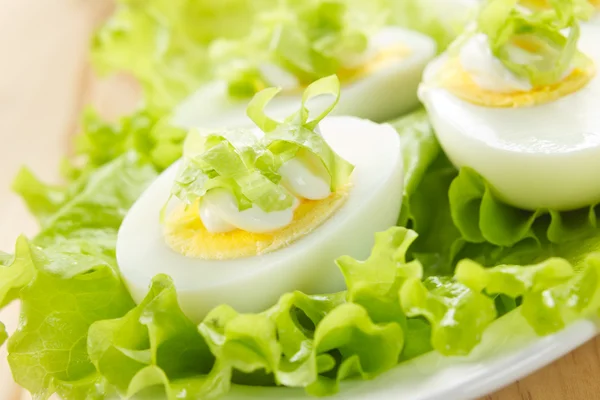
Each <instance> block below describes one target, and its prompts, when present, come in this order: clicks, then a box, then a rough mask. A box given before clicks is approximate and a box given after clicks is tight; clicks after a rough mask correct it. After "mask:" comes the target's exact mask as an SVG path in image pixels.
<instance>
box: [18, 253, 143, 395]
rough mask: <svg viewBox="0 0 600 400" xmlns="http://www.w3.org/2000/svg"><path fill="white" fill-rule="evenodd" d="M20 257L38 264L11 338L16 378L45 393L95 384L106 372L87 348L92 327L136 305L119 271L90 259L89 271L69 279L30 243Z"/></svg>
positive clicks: (24, 292)
mask: <svg viewBox="0 0 600 400" xmlns="http://www.w3.org/2000/svg"><path fill="white" fill-rule="evenodd" d="M66 257H68V256H65V258H66ZM15 258H16V259H21V260H24V261H23V262H27V263H29V264H32V265H34V266H35V274H34V277H33V278H32V280H31V282H28V284H27V286H25V287H24V288H22V289H21V290H20V293H19V296H20V299H21V313H22V318H21V324H20V325H19V327H18V329H17V331H16V332H15V333H14V334H13V335H12V336H11V337H10V339H9V341H8V352H9V355H8V361H9V364H10V366H11V370H12V373H13V377H14V379H15V381H16V382H17V383H18V384H20V385H21V386H23V387H25V388H26V389H27V390H29V391H30V392H31V393H32V394H33V395H34V396H36V397H40V398H47V397H48V396H49V395H51V394H52V393H54V392H55V391H56V390H58V388H60V387H64V386H65V385H76V386H78V390H87V389H84V388H82V384H83V383H82V382H84V383H85V386H87V387H88V389H91V387H92V386H93V385H94V383H95V381H96V380H97V379H99V378H100V376H98V375H97V374H96V370H95V368H94V366H93V365H92V364H91V362H90V361H89V358H88V353H87V350H86V338H87V331H88V328H89V326H90V325H91V324H92V323H93V322H94V321H97V320H102V319H106V318H115V317H117V316H120V315H122V314H124V313H125V312H126V311H127V310H128V309H129V308H131V307H132V306H133V301H132V300H131V297H130V296H129V293H128V292H127V290H126V289H125V287H124V285H123V283H122V282H121V279H120V277H119V274H118V272H117V271H116V269H115V268H114V266H108V265H105V263H104V262H103V261H100V262H98V263H97V264H96V263H94V262H93V261H92V260H91V259H90V260H89V263H88V264H87V265H86V267H87V268H86V270H85V271H82V272H81V273H80V274H77V275H75V276H73V277H70V278H64V277H62V276H60V275H55V274H53V273H52V272H51V271H48V270H47V267H48V261H49V260H48V258H47V257H46V256H45V255H44V254H43V251H41V250H39V249H37V248H35V247H32V246H31V245H26V244H24V245H23V247H21V248H17V254H16V256H15ZM62 261H63V262H68V260H66V259H63V260H62ZM71 262H73V261H71ZM78 268H79V269H83V268H82V267H81V266H78ZM80 381H82V382H80Z"/></svg>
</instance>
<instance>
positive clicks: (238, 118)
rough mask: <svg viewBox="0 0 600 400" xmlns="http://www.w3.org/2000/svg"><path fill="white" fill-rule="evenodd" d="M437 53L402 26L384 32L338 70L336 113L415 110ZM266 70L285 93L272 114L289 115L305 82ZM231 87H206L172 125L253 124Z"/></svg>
mask: <svg viewBox="0 0 600 400" xmlns="http://www.w3.org/2000/svg"><path fill="white" fill-rule="evenodd" d="M435 54H436V45H435V42H434V41H433V40H432V39H431V38H430V37H428V36H425V35H423V34H420V33H418V32H414V31H411V30H407V29H403V28H398V27H388V28H384V29H382V30H380V31H379V32H378V33H376V34H375V35H373V36H372V37H371V38H370V40H369V44H368V47H367V50H365V51H364V52H362V53H361V54H360V55H359V56H354V57H352V58H348V59H347V60H345V61H344V65H343V67H342V68H341V69H340V70H339V71H337V75H338V76H339V77H340V79H341V81H342V95H341V98H340V101H339V103H338V105H337V106H336V108H335V110H333V112H332V115H352V116H356V117H360V118H367V119H370V120H373V121H385V120H389V119H391V118H393V117H396V116H398V115H401V114H403V113H405V112H406V111H408V110H410V109H412V108H414V107H416V106H417V105H418V103H419V100H418V99H417V87H418V84H419V82H420V81H421V74H422V72H423V69H424V68H425V65H426V64H427V63H428V62H429V61H430V60H431V59H432V58H433V57H434V56H435ZM261 70H262V72H263V74H264V78H265V79H268V83H269V84H270V85H272V86H279V87H282V88H283V89H284V90H283V93H282V95H281V96H279V97H278V98H277V99H276V101H274V102H273V103H272V104H271V105H270V106H271V113H272V114H273V115H275V116H286V115H289V114H290V113H291V112H293V111H294V110H295V108H296V105H297V104H298V101H299V99H300V97H301V95H302V91H303V89H304V88H303V87H302V83H301V82H300V81H299V80H298V78H296V77H295V76H294V75H293V74H292V73H291V72H289V71H286V70H285V69H283V68H282V67H280V66H277V65H274V64H265V65H263V66H262V68H261ZM227 88H228V87H227V82H225V81H222V80H217V81H213V82H211V83H208V84H206V85H204V86H202V87H201V88H200V89H199V90H198V91H197V92H196V93H194V94H192V95H191V96H190V97H189V98H188V99H187V100H185V101H184V102H183V103H182V104H181V105H180V106H179V107H178V108H177V109H176V110H175V114H174V117H173V123H174V124H175V125H179V126H182V127H186V128H194V127H204V128H220V127H224V126H227V127H245V126H250V125H251V124H252V122H251V121H250V119H248V118H247V116H246V114H245V108H246V104H247V100H246V99H234V98H232V97H230V96H229V95H228V90H227Z"/></svg>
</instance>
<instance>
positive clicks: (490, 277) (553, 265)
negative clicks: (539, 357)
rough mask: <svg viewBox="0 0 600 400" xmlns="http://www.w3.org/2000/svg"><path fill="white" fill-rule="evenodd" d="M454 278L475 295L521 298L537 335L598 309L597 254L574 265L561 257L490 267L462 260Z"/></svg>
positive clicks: (599, 261)
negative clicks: (527, 263)
mask: <svg viewBox="0 0 600 400" xmlns="http://www.w3.org/2000/svg"><path fill="white" fill-rule="evenodd" d="M576 270H580V272H579V273H576ZM456 278H457V279H458V280H459V281H462V282H463V283H464V284H466V285H468V286H469V287H470V288H472V289H473V290H474V291H477V292H482V291H485V292H486V293H488V294H491V295H493V294H504V295H507V296H509V297H512V298H520V299H521V313H522V314H523V316H524V317H525V319H526V320H527V321H528V323H529V324H530V325H531V326H532V327H533V328H534V330H535V331H536V332H537V333H538V334H539V335H547V334H550V333H554V332H556V331H558V330H560V329H562V328H564V327H565V325H566V324H567V323H569V322H572V321H574V320H575V319H578V318H581V317H585V316H591V315H595V314H597V313H598V309H599V308H600V253H591V254H587V255H586V256H585V259H584V261H583V262H581V263H579V264H578V265H575V266H574V265H572V264H571V263H569V262H568V261H567V260H565V259H562V258H549V259H547V260H545V261H543V262H541V263H539V264H535V265H528V266H521V265H519V266H517V265H499V266H496V267H493V268H484V267H482V266H481V265H479V264H477V263H475V262H472V261H469V260H465V261H461V262H460V263H459V264H458V266H457V269H456Z"/></svg>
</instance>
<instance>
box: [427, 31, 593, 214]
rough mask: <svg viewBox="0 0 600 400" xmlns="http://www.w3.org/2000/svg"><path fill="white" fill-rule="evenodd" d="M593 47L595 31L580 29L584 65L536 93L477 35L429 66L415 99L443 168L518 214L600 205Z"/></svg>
mask: <svg viewBox="0 0 600 400" xmlns="http://www.w3.org/2000/svg"><path fill="white" fill-rule="evenodd" d="M599 43H600V26H596V25H592V24H585V25H582V26H581V37H580V39H579V44H578V47H579V50H580V51H581V53H582V54H584V55H585V56H586V60H585V62H583V63H579V64H576V65H572V66H571V68H569V69H568V70H567V71H566V72H565V74H564V76H563V77H562V79H561V80H560V81H559V82H557V83H555V84H552V85H544V86H540V87H533V86H532V85H531V84H530V82H529V81H527V80H524V79H522V78H520V77H517V76H515V75H513V74H512V72H511V71H509V70H507V69H506V68H505V67H504V65H503V64H502V63H501V62H500V61H499V60H498V59H496V58H495V57H494V56H493V55H492V53H491V51H490V49H489V48H488V46H487V38H486V37H485V35H484V34H482V33H477V34H475V35H473V36H471V37H470V38H469V39H468V40H467V41H466V42H465V43H464V44H463V45H462V47H461V48H460V50H459V51H454V52H451V53H446V54H443V55H442V56H440V57H439V58H438V59H436V60H435V61H434V62H432V63H431V64H430V65H429V66H428V67H427V69H426V71H425V74H424V80H423V83H422V85H421V87H420V92H419V94H420V98H421V100H422V101H423V103H424V104H425V106H426V108H427V110H428V112H429V115H430V117H431V121H432V124H433V126H434V128H435V130H436V134H437V137H438V140H439V142H440V144H441V145H442V147H443V149H444V151H445V152H446V154H447V155H448V156H449V158H450V159H451V161H452V162H453V163H454V164H455V165H456V166H457V167H470V168H473V169H474V170H475V171H477V172H478V173H479V174H480V175H482V176H483V177H484V178H485V179H486V180H487V181H488V183H490V184H491V186H492V187H493V188H494V190H495V192H496V195H497V196H498V197H499V198H500V199H502V200H503V201H505V202H506V203H508V204H511V205H513V206H515V207H518V208H522V209H527V210H535V209H551V210H572V209H576V208H579V207H583V206H586V205H590V204H596V203H598V202H600V179H598V176H597V175H598V174H597V172H598V171H600V116H599V115H600V114H599V111H600V108H599V104H600V103H599V102H600V76H599V75H598V73H597V69H598V68H599V67H600V45H599ZM521 50H523V51H524V49H519V51H521Z"/></svg>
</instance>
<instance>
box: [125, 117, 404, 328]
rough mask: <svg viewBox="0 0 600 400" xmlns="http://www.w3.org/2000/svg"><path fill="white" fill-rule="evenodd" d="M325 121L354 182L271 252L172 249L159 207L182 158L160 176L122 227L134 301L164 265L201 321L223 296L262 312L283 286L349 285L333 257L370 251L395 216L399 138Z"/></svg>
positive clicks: (318, 289)
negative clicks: (306, 228) (329, 211)
mask: <svg viewBox="0 0 600 400" xmlns="http://www.w3.org/2000/svg"><path fill="white" fill-rule="evenodd" d="M320 127H321V131H322V134H323V137H324V138H325V140H326V141H327V142H328V143H329V145H330V146H331V147H332V148H333V150H334V151H336V152H337V153H338V154H340V155H341V156H342V157H343V158H345V159H346V160H348V161H349V162H351V163H352V164H354V165H355V170H354V172H353V174H352V177H351V181H352V185H353V186H352V188H351V189H350V193H349V195H348V198H347V199H346V201H345V203H344V204H343V205H342V206H341V208H340V209H339V210H338V211H337V212H336V213H335V214H333V215H332V216H331V217H330V218H329V219H328V220H327V221H325V222H324V223H323V224H322V225H321V226H319V227H318V228H317V229H315V230H314V231H313V232H311V233H309V234H308V235H306V236H304V237H303V238H301V239H298V240H297V241H296V242H293V243H292V244H291V245H289V246H287V247H285V248H282V249H279V250H276V251H274V252H272V253H267V254H264V255H260V256H254V257H246V258H239V259H234V260H226V261H223V260H221V261H213V260H210V261H208V260H201V259H195V258H189V257H185V256H183V255H181V254H178V253H176V252H174V251H173V250H171V249H170V248H169V247H168V246H167V244H165V241H164V240H163V235H162V226H161V224H160V220H159V214H160V210H161V207H162V206H163V205H164V204H165V201H166V200H167V198H168V197H169V192H170V189H171V184H172V182H173V179H174V178H175V174H176V172H177V168H178V164H179V162H178V163H176V164H175V165H173V166H171V167H170V168H169V169H167V170H166V171H165V172H164V173H163V174H162V175H161V176H159V177H158V178H157V179H156V181H155V182H154V183H153V184H152V185H151V186H150V187H149V188H148V189H147V190H146V191H145V192H144V194H143V195H142V196H141V197H140V198H139V199H138V201H137V202H136V203H135V204H134V206H133V207H132V208H131V210H130V211H129V213H128V214H127V216H126V218H125V220H124V221H123V224H122V225H121V228H120V230H119V235H118V241H117V261H118V263H119V267H120V270H121V274H122V276H123V279H124V281H125V283H126V285H127V287H128V288H129V290H130V292H131V294H132V296H133V298H134V299H135V301H137V302H139V301H141V300H142V299H143V297H144V296H145V294H146V293H147V291H148V287H149V285H150V282H151V279H152V277H153V276H155V275H156V274H160V273H164V274H167V275H170V276H171V278H172V279H173V281H174V283H175V286H176V288H177V292H178V296H179V301H180V305H181V307H182V309H183V311H184V312H185V313H186V314H187V315H188V316H189V317H190V318H191V319H192V320H194V321H195V322H198V321H200V320H201V319H202V317H203V316H204V315H205V314H206V313H207V312H208V311H209V310H210V309H211V308H213V307H215V306H216V305H219V304H223V303H226V304H229V305H231V306H233V307H234V308H236V309H237V310H239V311H241V312H257V311H260V310H262V309H265V308H266V307H268V306H270V305H272V304H274V303H275V301H276V300H277V299H278V297H279V296H280V295H281V294H282V293H285V292H289V291H293V290H302V291H305V292H307V293H328V292H335V291H338V290H342V289H344V280H343V277H342V275H341V273H340V272H339V270H338V268H337V267H336V266H335V264H334V260H335V259H336V258H337V257H339V256H341V255H350V256H352V257H356V258H358V259H364V258H366V257H367V256H368V255H369V252H370V250H371V247H372V245H373V242H374V233H375V232H378V231H382V230H385V229H386V228H388V227H389V226H392V225H395V223H396V221H397V218H398V215H399V212H400V205H401V202H402V193H403V163H402V156H401V150H400V139H399V137H398V134H397V132H396V131H395V130H394V129H393V128H392V127H391V126H390V125H387V124H384V125H378V124H375V123H373V122H370V121H367V120H362V119H358V118H353V117H329V118H326V119H325V120H323V121H322V122H321V124H320Z"/></svg>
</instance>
